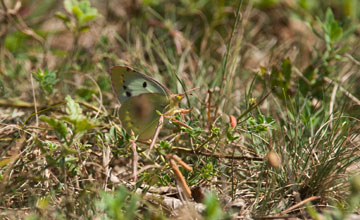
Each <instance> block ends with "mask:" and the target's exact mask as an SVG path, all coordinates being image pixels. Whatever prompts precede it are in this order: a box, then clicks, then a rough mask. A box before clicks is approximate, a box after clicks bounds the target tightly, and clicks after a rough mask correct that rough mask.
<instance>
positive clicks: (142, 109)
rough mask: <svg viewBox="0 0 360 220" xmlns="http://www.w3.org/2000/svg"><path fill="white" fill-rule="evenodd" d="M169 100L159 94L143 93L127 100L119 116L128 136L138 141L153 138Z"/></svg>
mask: <svg viewBox="0 0 360 220" xmlns="http://www.w3.org/2000/svg"><path fill="white" fill-rule="evenodd" d="M169 103H170V102H169V98H168V97H167V96H165V95H163V94H160V93H143V94H140V95H138V96H133V97H130V98H128V99H127V100H126V101H125V102H124V103H123V104H122V106H121V108H120V112H119V116H120V120H121V122H122V126H123V128H125V130H126V132H128V134H131V133H134V134H135V135H138V139H140V140H148V139H150V138H152V137H153V135H154V133H155V130H156V128H157V125H158V121H159V118H160V115H159V114H158V113H157V112H156V111H159V112H162V113H164V112H165V111H166V109H167V108H168V107H169Z"/></svg>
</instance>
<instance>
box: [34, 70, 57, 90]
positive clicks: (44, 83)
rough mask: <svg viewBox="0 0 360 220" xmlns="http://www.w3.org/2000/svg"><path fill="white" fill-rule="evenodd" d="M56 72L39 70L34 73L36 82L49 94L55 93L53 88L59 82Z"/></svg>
mask: <svg viewBox="0 0 360 220" xmlns="http://www.w3.org/2000/svg"><path fill="white" fill-rule="evenodd" d="M56 72H57V71H56V70H48V69H47V68H45V69H44V70H42V69H38V71H37V72H35V73H33V76H34V78H35V80H36V81H37V82H38V83H39V84H40V87H41V88H42V89H43V90H45V92H47V93H52V92H53V86H54V85H55V84H56V83H57V82H58V81H59V80H58V79H57V78H56Z"/></svg>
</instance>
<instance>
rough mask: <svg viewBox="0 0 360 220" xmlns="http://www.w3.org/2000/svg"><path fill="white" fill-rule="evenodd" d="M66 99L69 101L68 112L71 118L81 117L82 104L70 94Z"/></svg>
mask: <svg viewBox="0 0 360 220" xmlns="http://www.w3.org/2000/svg"><path fill="white" fill-rule="evenodd" d="M65 100H66V102H67V106H66V113H67V114H68V115H69V116H70V118H71V120H76V119H79V118H80V117H81V116H82V109H81V108H80V105H79V104H78V103H76V102H75V101H74V100H73V99H72V98H71V96H69V95H68V96H66V98H65Z"/></svg>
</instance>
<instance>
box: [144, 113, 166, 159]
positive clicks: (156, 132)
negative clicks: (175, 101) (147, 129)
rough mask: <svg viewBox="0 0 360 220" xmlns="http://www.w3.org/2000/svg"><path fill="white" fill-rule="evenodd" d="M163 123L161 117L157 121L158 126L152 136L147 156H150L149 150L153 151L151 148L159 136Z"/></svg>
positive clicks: (162, 117)
mask: <svg viewBox="0 0 360 220" xmlns="http://www.w3.org/2000/svg"><path fill="white" fill-rule="evenodd" d="M163 122H164V116H163V115H161V116H160V119H159V123H158V126H157V128H156V131H155V134H154V136H153V138H152V140H151V144H150V147H149V151H148V154H147V155H150V152H151V150H152V149H153V147H154V145H155V142H156V139H157V137H158V136H159V133H160V130H161V128H162V126H163Z"/></svg>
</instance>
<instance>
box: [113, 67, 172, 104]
mask: <svg viewBox="0 0 360 220" xmlns="http://www.w3.org/2000/svg"><path fill="white" fill-rule="evenodd" d="M111 81H112V84H113V88H114V91H115V93H116V95H117V96H118V98H119V100H120V103H121V104H123V103H124V102H125V101H126V100H127V99H129V98H131V97H134V96H138V95H140V94H143V93H159V94H162V95H165V96H169V93H170V92H169V91H168V89H167V88H165V87H164V86H163V85H161V84H160V83H158V82H157V81H155V80H154V79H152V78H150V77H148V76H146V75H144V74H142V73H139V72H137V71H135V70H133V69H131V68H129V67H125V66H115V67H113V68H112V69H111Z"/></svg>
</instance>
